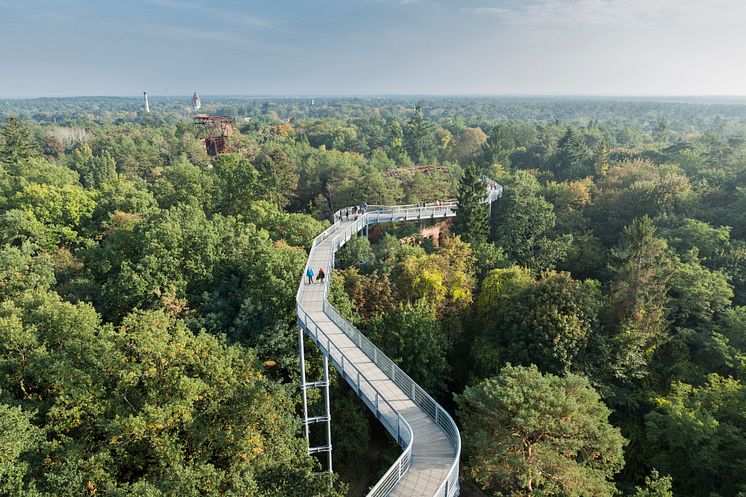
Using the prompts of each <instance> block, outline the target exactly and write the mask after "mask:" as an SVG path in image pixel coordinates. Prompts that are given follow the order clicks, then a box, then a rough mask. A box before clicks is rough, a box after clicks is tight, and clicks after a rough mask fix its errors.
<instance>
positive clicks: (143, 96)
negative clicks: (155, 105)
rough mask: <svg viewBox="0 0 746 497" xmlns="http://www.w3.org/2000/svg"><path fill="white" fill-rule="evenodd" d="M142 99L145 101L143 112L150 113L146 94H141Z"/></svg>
mask: <svg viewBox="0 0 746 497" xmlns="http://www.w3.org/2000/svg"><path fill="white" fill-rule="evenodd" d="M142 98H143V100H145V112H150V104H148V92H146V91H144V92H142Z"/></svg>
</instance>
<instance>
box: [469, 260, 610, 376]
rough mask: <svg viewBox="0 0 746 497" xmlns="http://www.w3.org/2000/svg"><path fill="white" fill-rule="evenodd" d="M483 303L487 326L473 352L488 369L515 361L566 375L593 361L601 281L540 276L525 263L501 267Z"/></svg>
mask: <svg viewBox="0 0 746 497" xmlns="http://www.w3.org/2000/svg"><path fill="white" fill-rule="evenodd" d="M477 305H478V310H479V311H478V312H479V319H480V321H481V322H482V323H483V328H482V332H481V333H480V335H479V336H478V338H477V340H476V342H475V344H474V347H473V352H472V353H473V355H474V356H475V358H476V360H477V363H478V364H479V365H480V370H481V372H482V373H492V372H495V371H498V370H499V369H500V367H501V363H504V362H511V363H518V364H522V365H526V366H528V365H530V364H537V365H538V366H539V368H540V369H541V370H542V371H548V372H552V373H556V374H565V373H567V372H569V371H575V372H578V371H583V370H584V367H585V365H586V363H588V362H590V361H592V360H593V357H592V355H593V354H592V353H591V352H589V350H588V345H589V340H590V338H591V335H592V334H593V333H594V332H597V330H598V312H599V307H600V305H601V294H600V289H599V286H598V283H597V282H595V281H592V280H588V281H585V282H581V281H577V280H574V279H572V277H571V276H570V275H569V274H568V273H555V272H548V273H544V274H543V275H542V276H541V278H540V279H539V280H537V281H534V280H533V279H532V278H531V277H530V274H529V273H528V272H527V271H526V270H522V269H520V268H512V269H503V270H501V269H497V270H494V271H492V272H491V273H490V274H489V275H488V276H487V277H486V278H485V280H484V283H483V287H482V292H481V293H480V296H479V301H478V304H477ZM496 358H499V359H500V362H494V360H495V359H496Z"/></svg>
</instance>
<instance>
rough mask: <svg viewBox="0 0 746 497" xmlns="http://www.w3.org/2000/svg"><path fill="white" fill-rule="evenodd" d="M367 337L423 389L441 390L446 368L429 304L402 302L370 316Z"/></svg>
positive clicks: (442, 345)
mask: <svg viewBox="0 0 746 497" xmlns="http://www.w3.org/2000/svg"><path fill="white" fill-rule="evenodd" d="M368 336H369V337H370V339H371V340H372V341H373V342H374V343H375V344H376V345H378V346H379V347H380V348H381V350H383V352H384V353H386V355H387V356H389V357H390V358H391V359H392V360H393V361H394V362H396V363H397V364H398V365H399V366H400V367H401V368H402V369H403V370H404V371H405V372H406V373H407V374H408V375H409V376H411V377H412V379H413V380H414V381H416V382H417V383H418V384H419V385H420V386H421V387H422V388H424V389H425V390H426V391H429V392H436V393H437V392H441V391H443V389H444V388H445V384H446V379H447V374H448V370H449V367H448V363H447V362H446V359H445V343H444V337H443V335H442V334H441V331H440V326H439V325H438V319H437V316H436V314H435V309H434V308H433V307H432V306H431V305H430V304H428V303H427V302H418V303H415V304H404V305H400V306H399V307H397V308H395V309H393V310H391V311H389V312H386V313H384V314H382V315H379V316H377V317H375V318H373V321H372V322H371V324H370V327H369V328H368Z"/></svg>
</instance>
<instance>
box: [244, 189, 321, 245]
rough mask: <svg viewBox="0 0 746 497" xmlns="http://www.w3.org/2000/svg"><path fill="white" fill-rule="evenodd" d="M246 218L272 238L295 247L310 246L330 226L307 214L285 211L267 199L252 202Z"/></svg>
mask: <svg viewBox="0 0 746 497" xmlns="http://www.w3.org/2000/svg"><path fill="white" fill-rule="evenodd" d="M246 219H247V220H249V221H251V222H252V223H253V224H255V225H256V226H257V227H258V228H261V229H264V230H266V231H267V232H268V233H269V236H270V237H271V238H272V240H276V241H279V240H284V241H285V242H286V243H287V244H289V245H292V246H293V247H304V248H310V247H311V243H313V239H314V238H316V235H318V234H319V233H321V232H322V231H324V230H325V229H326V228H327V227H328V226H329V224H328V222H326V221H323V222H322V221H318V220H316V219H314V218H312V217H311V216H309V215H307V214H295V213H289V212H285V211H283V210H281V209H279V208H278V207H277V206H275V205H274V204H271V203H269V202H268V201H266V200H257V201H255V202H252V203H251V205H250V206H249V207H248V209H247V210H246Z"/></svg>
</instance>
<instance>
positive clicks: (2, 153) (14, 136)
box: [0, 117, 36, 166]
mask: <svg viewBox="0 0 746 497" xmlns="http://www.w3.org/2000/svg"><path fill="white" fill-rule="evenodd" d="M0 135H2V137H3V144H2V148H0V164H4V165H7V166H12V165H15V164H18V163H19V162H21V161H23V160H25V159H28V158H29V157H33V156H35V155H36V150H35V147H34V145H33V144H32V142H31V138H30V135H31V132H30V131H29V129H28V127H27V126H26V125H25V124H24V122H23V121H21V120H19V119H18V118H17V117H11V118H9V119H8V121H7V122H6V123H5V124H4V125H3V127H2V129H0Z"/></svg>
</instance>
